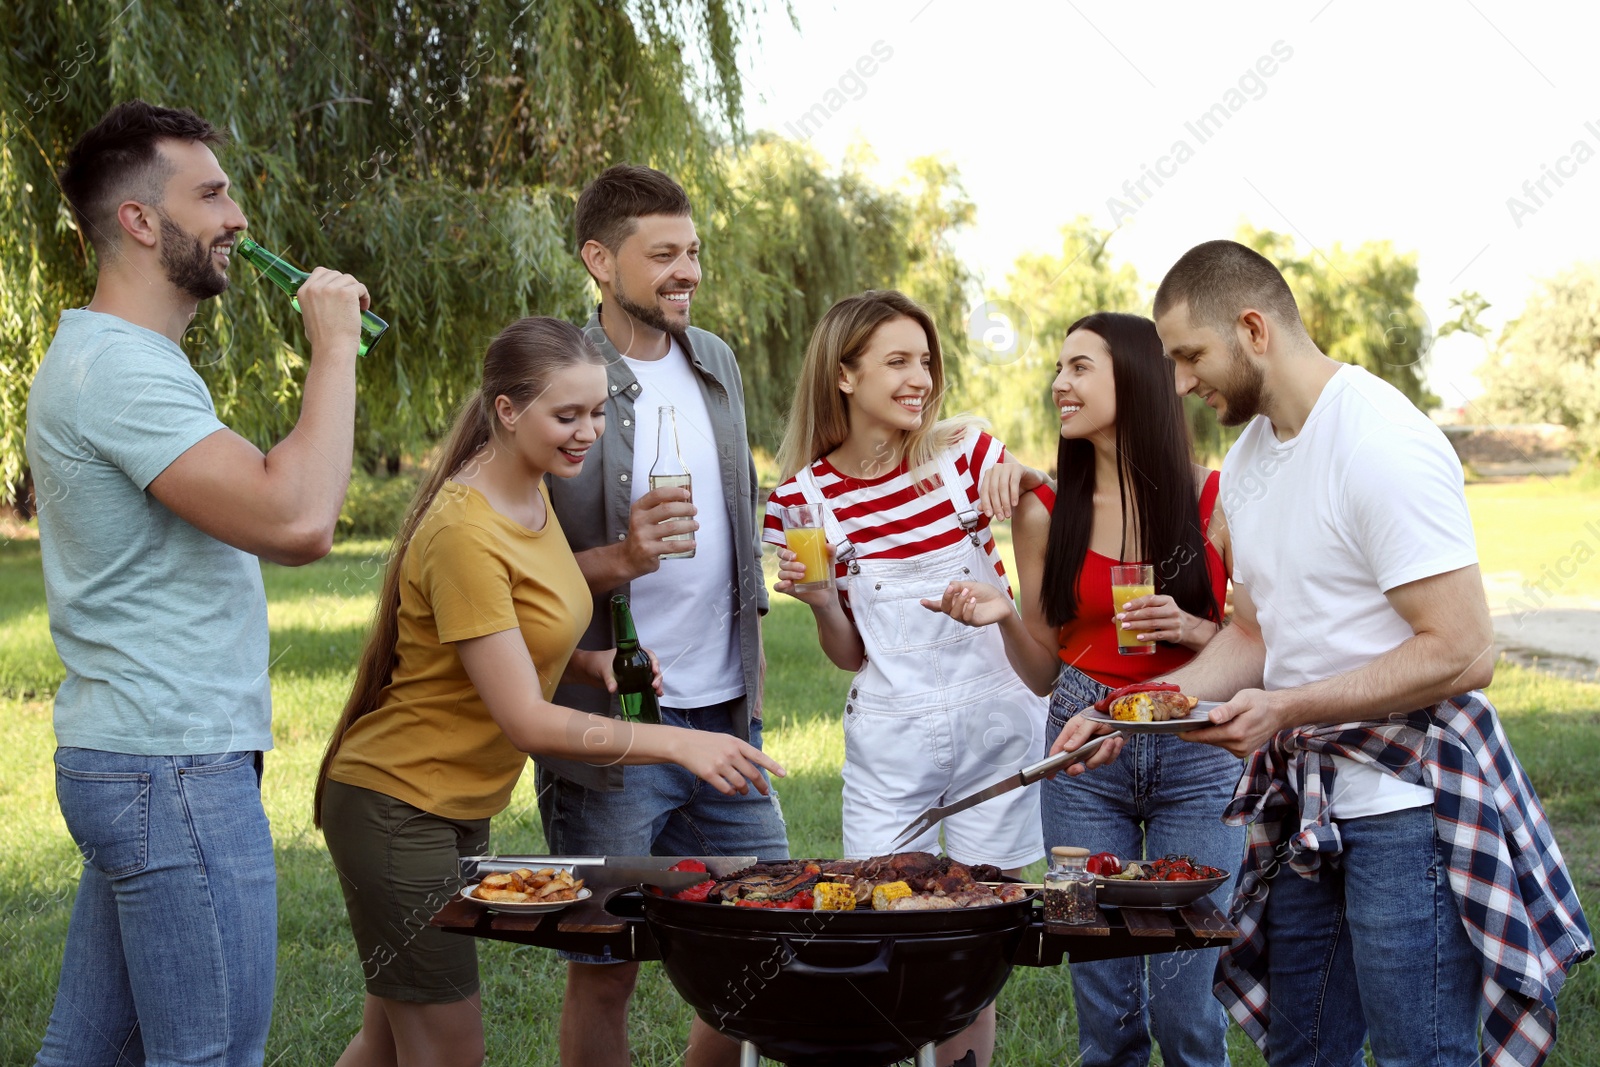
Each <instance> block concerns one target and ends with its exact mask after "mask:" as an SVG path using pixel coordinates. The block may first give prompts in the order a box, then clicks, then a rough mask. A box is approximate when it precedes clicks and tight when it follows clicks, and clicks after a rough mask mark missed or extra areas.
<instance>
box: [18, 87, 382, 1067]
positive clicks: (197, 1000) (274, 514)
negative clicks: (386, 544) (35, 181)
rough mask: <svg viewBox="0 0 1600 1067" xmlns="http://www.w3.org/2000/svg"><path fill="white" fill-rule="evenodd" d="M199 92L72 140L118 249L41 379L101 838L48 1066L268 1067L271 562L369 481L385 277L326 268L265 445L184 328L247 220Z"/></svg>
mask: <svg viewBox="0 0 1600 1067" xmlns="http://www.w3.org/2000/svg"><path fill="white" fill-rule="evenodd" d="M222 140H223V138H222V136H221V135H220V133H219V132H218V131H217V130H216V129H215V128H214V127H213V126H211V124H210V123H208V122H206V121H205V120H203V119H201V118H200V117H199V116H197V115H195V114H194V113H193V112H190V111H186V110H183V111H179V110H172V109H168V108H161V107H153V106H151V105H149V104H146V103H144V102H143V101H138V100H135V101H130V102H128V103H125V104H121V105H119V106H117V107H115V108H113V109H112V110H111V111H110V112H108V113H107V114H106V116H105V117H104V118H103V119H102V120H101V122H100V124H99V125H97V126H96V127H95V128H94V129H92V130H90V131H89V132H88V133H86V134H85V135H84V136H83V137H82V138H81V139H80V140H79V141H78V143H77V144H76V145H75V146H74V147H73V149H72V151H71V152H70V153H69V154H68V157H67V167H66V169H65V170H64V171H63V172H62V175H61V188H62V191H63V192H64V193H65V194H66V197H67V199H68V201H69V202H70V203H71V205H72V208H73V212H74V216H75V218H76V220H77V223H78V226H79V228H80V230H81V232H82V233H83V234H84V235H85V236H87V237H88V238H89V240H90V241H91V242H92V243H93V245H94V247H95V252H96V256H97V258H98V261H99V275H98V278H97V282H96V287H95V293H94V299H93V300H92V301H91V302H90V304H89V306H88V307H87V308H79V309H74V310H68V311H63V312H62V314H61V323H60V326H59V328H58V329H57V331H56V336H55V339H54V341H53V342H52V343H51V345H50V350H49V351H48V352H47V353H46V354H45V357H44V361H43V362H42V363H41V364H40V366H39V373H38V375H37V376H36V377H35V378H34V382H33V388H32V390H31V391H30V393H29V395H28V428H27V452H28V465H29V468H30V470H31V472H32V475H33V481H34V492H35V505H36V509H37V511H38V515H39V540H40V547H41V555H42V558H43V564H44V576H45V593H46V596H47V598H48V601H49V608H50V632H51V635H52V637H53V638H54V639H55V643H56V650H57V652H58V653H59V654H60V656H61V661H62V663H63V664H64V665H65V666H66V680H65V681H64V682H63V683H62V685H61V689H60V691H59V692H58V693H57V694H56V702H55V729H56V739H57V742H58V744H59V746H60V747H59V748H58V749H57V750H56V793H57V796H58V798H59V800H60V803H61V811H62V815H63V816H64V818H65V820H66V823H67V828H68V830H69V831H70V832H71V834H72V836H73V839H74V840H75V841H76V842H77V844H78V847H79V848H80V849H81V850H82V851H83V855H84V867H83V875H82V878H81V880H80V882H79V886H78V895H77V900H76V903H75V904H74V907H73V913H72V922H71V925H70V927H69V928H68V932H67V948H66V955H65V959H64V962H63V964H62V969H61V981H60V986H59V988H58V990H57V993H56V1002H55V1008H54V1010H53V1011H52V1012H51V1016H50V1025H49V1029H48V1030H47V1032H46V1034H45V1037H44V1047H43V1048H42V1049H41V1050H40V1053H39V1056H38V1059H37V1061H36V1062H37V1063H38V1064H41V1065H50V1067H56V1065H60V1067H67V1065H72V1067H81V1065H84V1064H102V1063H103V1064H115V1063H122V1062H134V1063H143V1062H151V1063H156V1062H160V1063H180V1062H181V1063H186V1064H207V1065H216V1067H233V1065H236V1064H237V1065H244V1064H260V1063H261V1062H262V1058H263V1051H264V1046H265V1043H266V1035H267V1024H268V1021H269V1018H270V1015H271V1011H272V989H273V980H274V971H275V966H276V955H277V919H276V910H277V900H276V892H277V889H276V877H275V874H274V870H273V856H272V836H271V833H270V831H269V829H268V826H267V818H266V813H265V812H264V811H263V809H262V805H261V791H260V779H261V767H262V752H263V751H264V750H266V749H268V748H271V747H272V732H271V716H272V705H271V697H270V694H269V692H268V688H267V610H266V595H265V593H264V591H263V589H262V584H261V570H260V567H259V565H258V563H257V559H256V557H261V558H264V559H268V560H271V561H273V562H276V563H283V564H289V565H295V564H301V563H309V562H310V561H312V560H315V559H318V558H320V557H321V556H323V555H325V554H326V553H327V551H328V549H329V547H330V545H331V542H332V537H333V528H334V522H335V520H336V519H337V518H338V514H339V507H340V504H341V503H342V501H343V498H344V490H345V485H346V483H347V482H348V480H349V476H350V456H351V443H352V428H353V424H354V420H355V360H356V344H357V340H358V336H359V329H360V312H361V309H362V308H363V307H365V306H366V304H367V291H366V289H365V288H364V287H363V286H362V285H361V283H360V282H358V281H356V280H355V279H354V278H352V277H350V276H348V275H345V274H338V273H336V272H333V271H328V270H324V269H321V268H319V269H318V270H316V271H315V272H313V274H312V276H311V278H310V279H309V280H308V281H307V282H306V284H305V286H304V287H303V288H302V289H301V290H300V293H299V298H300V306H301V309H302V312H303V315H304V319H305V326H306V333H307V336H308V338H309V341H310V346H311V367H310V369H309V370H308V371H307V373H306V383H305V399H304V401H303V403H302V406H301V414H300V420H299V422H298V423H297V424H296V426H295V429H294V432H293V433H291V434H290V435H289V436H288V437H286V438H285V439H284V440H283V441H282V442H281V443H279V444H278V445H277V446H276V447H274V448H273V449H272V450H271V451H270V452H268V453H266V454H265V455H263V454H262V453H261V451H260V450H259V449H257V448H256V447H255V446H254V445H252V444H251V443H250V442H248V441H246V440H245V439H244V438H242V437H240V436H239V435H238V434H235V433H234V432H233V431H231V430H229V429H228V428H227V427H226V426H224V425H223V424H222V423H221V422H220V421H218V419H217V416H216V411H215V408H214V407H213V405H212V402H211V395H210V393H209V392H208V391H207V389H206V386H205V383H204V382H203V381H202V380H201V379H200V376H199V375H198V374H196V373H195V371H194V368H193V367H191V366H190V365H189V361H188V359H187V358H186V357H185V356H184V354H183V350H182V349H181V348H180V347H179V346H178V341H179V339H180V338H181V337H182V336H183V334H184V331H185V330H186V329H188V327H189V322H190V320H191V319H192V318H193V317H194V314H195V311H196V308H197V307H198V305H199V302H200V301H201V300H205V299H207V298H209V297H214V296H218V295H220V294H221V293H222V292H223V291H224V290H226V289H227V287H228V268H229V265H230V261H229V256H230V253H231V251H232V248H233V242H234V239H235V238H236V237H237V236H238V234H239V233H240V232H242V231H243V230H244V228H245V218H244V215H243V214H242V213H241V212H240V210H239V207H238V205H237V204H235V203H234V202H233V200H232V199H231V198H230V197H229V194H228V177H227V175H226V174H225V173H223V170H222V168H221V166H220V165H219V164H218V162H217V159H216V156H215V155H213V154H212V151H211V148H210V146H211V145H213V144H218V143H221V141H222Z"/></svg>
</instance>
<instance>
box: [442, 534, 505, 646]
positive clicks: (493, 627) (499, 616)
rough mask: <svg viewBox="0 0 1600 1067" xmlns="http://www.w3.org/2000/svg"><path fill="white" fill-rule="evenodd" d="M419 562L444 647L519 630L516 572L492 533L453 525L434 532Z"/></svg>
mask: <svg viewBox="0 0 1600 1067" xmlns="http://www.w3.org/2000/svg"><path fill="white" fill-rule="evenodd" d="M419 562H420V564H421V566H420V567H419V568H418V571H417V584H418V587H419V589H420V591H421V593H422V595H423V597H424V598H425V599H426V600H427V602H428V605H429V607H430V608H432V610H433V619H434V625H435V627H436V629H437V632H438V634H439V640H440V642H441V643H449V642H453V641H467V640H470V639H472V638H474V637H483V636H484V635H486V634H494V633H499V632H500V631H502V630H515V629H517V612H516V607H515V605H514V604H513V603H512V600H511V570H510V567H509V566H508V565H507V563H506V560H505V557H504V555H503V554H502V553H501V552H500V551H499V541H498V538H496V537H495V535H494V534H493V533H492V532H490V531H489V530H486V529H484V528H483V527H481V526H477V525H474V524H472V523H468V522H452V523H449V524H448V525H445V526H442V527H440V528H439V529H438V530H437V531H435V532H434V534H433V536H432V537H431V538H430V539H429V541H428V544H427V546H426V547H425V548H424V549H423V555H422V559H421V560H420V561H419Z"/></svg>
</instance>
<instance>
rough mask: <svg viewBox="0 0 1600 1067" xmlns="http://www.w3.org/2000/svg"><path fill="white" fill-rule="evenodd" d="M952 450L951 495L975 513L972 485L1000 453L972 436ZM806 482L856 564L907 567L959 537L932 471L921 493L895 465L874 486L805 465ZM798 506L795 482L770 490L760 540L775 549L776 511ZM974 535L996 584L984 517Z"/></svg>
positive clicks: (779, 530) (1000, 569)
mask: <svg viewBox="0 0 1600 1067" xmlns="http://www.w3.org/2000/svg"><path fill="white" fill-rule="evenodd" d="M957 448H958V449H959V452H958V454H957V455H956V457H955V467H956V474H957V476H958V477H960V478H961V480H962V485H961V486H960V487H959V488H958V490H957V492H960V491H961V490H963V489H964V490H965V491H966V498H967V500H968V501H970V502H971V504H972V507H973V510H974V511H976V510H977V506H978V483H979V482H980V481H981V480H982V478H983V475H984V472H985V471H987V470H989V468H991V467H993V466H994V465H995V464H997V463H1000V462H1002V461H1004V460H1005V458H1006V447H1005V445H1003V444H1001V443H1000V442H999V441H997V440H995V439H994V438H993V437H991V436H989V435H988V434H986V433H984V432H982V431H981V430H978V431H969V432H968V434H967V437H966V440H964V441H963V442H962V443H961V444H959V445H958V446H957ZM811 474H812V477H814V478H816V480H817V487H818V488H819V489H821V490H822V495H823V498H824V499H826V500H827V502H828V506H829V507H830V508H831V509H832V510H833V515H834V518H835V519H837V520H838V522H839V525H840V526H841V527H843V529H844V532H845V536H847V537H849V538H850V541H851V543H852V544H854V545H855V546H856V558H857V559H911V558H913V557H915V556H920V555H923V554H925V553H928V552H935V551H937V550H939V549H941V548H944V547H946V546H948V545H953V544H955V543H956V542H958V541H960V540H961V539H962V538H963V537H965V536H966V533H965V532H964V531H963V530H962V529H961V522H960V520H959V519H958V518H956V511H955V508H954V507H952V506H951V504H950V496H949V494H948V493H946V492H945V490H944V489H943V487H942V486H941V485H940V482H939V473H938V468H937V467H936V466H935V467H934V468H933V471H932V475H931V478H932V482H933V487H932V488H931V489H930V488H928V486H926V485H924V486H923V490H924V491H923V492H921V493H918V492H917V490H916V488H915V487H913V486H912V484H911V475H910V472H909V471H907V470H906V464H905V463H903V462H902V463H901V464H900V466H899V467H897V468H896V469H895V470H893V471H891V472H890V473H888V474H886V475H883V476H882V477H880V478H873V479H870V480H865V481H863V480H861V479H859V478H850V477H847V476H846V475H844V474H841V473H840V472H839V471H838V470H836V469H835V468H834V467H833V465H832V464H830V463H829V462H828V461H827V459H825V458H824V459H819V460H817V461H816V462H815V463H813V464H812V465H811ZM804 503H805V496H804V495H803V494H802V493H801V492H800V486H799V483H798V481H797V480H796V479H795V478H790V479H789V480H788V481H786V482H784V483H783V484H782V485H780V486H778V488H777V489H775V490H773V493H772V496H771V497H769V498H768V500H767V515H766V521H765V523H764V524H763V526H762V531H761V537H762V540H764V541H765V542H766V543H767V544H771V545H782V544H783V543H784V540H783V515H782V514H781V512H780V510H779V509H781V508H786V507H793V506H794V505H796V504H804ZM978 530H979V537H980V538H982V540H983V547H984V552H985V554H987V555H988V557H989V562H990V564H991V565H992V566H993V567H994V569H995V573H996V574H998V575H1000V577H1001V578H1002V579H1004V578H1005V565H1004V564H1003V563H1001V562H1000V553H999V551H998V550H996V548H995V543H994V535H993V534H992V533H990V531H989V517H988V516H987V515H984V514H983V513H982V512H979V514H978ZM844 574H845V567H844V566H843V565H840V566H839V567H838V575H839V576H840V577H843V576H844Z"/></svg>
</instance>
